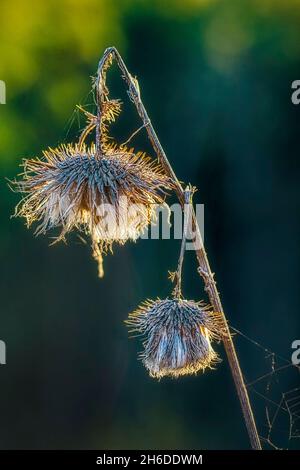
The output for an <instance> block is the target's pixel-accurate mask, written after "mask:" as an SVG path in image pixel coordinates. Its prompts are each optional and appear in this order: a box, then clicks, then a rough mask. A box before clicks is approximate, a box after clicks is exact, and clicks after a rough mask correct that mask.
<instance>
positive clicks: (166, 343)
mask: <svg viewBox="0 0 300 470" xmlns="http://www.w3.org/2000/svg"><path fill="white" fill-rule="evenodd" d="M192 191H193V189H192V188H189V187H187V189H186V191H185V203H186V204H185V212H184V229H183V237H182V242H181V250H180V256H179V261H178V267H177V270H176V272H174V273H170V278H171V280H172V281H175V283H176V284H175V288H174V290H173V295H172V298H170V299H169V298H167V299H164V300H161V299H157V300H147V301H145V302H143V303H142V304H141V305H140V306H139V307H138V309H137V310H136V311H134V312H133V313H131V314H129V319H128V320H127V322H126V323H127V324H128V326H129V327H130V330H131V332H133V333H138V335H141V336H142V338H143V346H144V351H143V352H142V354H141V358H142V361H143V364H144V365H145V367H146V368H147V369H148V371H149V374H150V376H151V377H156V378H161V377H164V376H171V377H179V376H182V375H188V374H196V373H197V372H199V371H204V370H205V369H206V368H212V367H213V366H214V365H215V364H216V363H217V362H218V360H219V359H218V356H217V354H216V353H215V351H214V350H213V348H212V345H211V340H212V339H220V338H221V333H222V321H221V317H220V315H219V314H218V313H214V312H213V311H212V310H211V308H210V307H209V306H207V305H205V304H204V302H202V301H200V302H195V301H193V300H186V299H184V298H183V297H182V291H181V284H182V265H183V259H184V252H185V246H186V238H187V232H188V229H189V223H190V212H191V198H192Z"/></svg>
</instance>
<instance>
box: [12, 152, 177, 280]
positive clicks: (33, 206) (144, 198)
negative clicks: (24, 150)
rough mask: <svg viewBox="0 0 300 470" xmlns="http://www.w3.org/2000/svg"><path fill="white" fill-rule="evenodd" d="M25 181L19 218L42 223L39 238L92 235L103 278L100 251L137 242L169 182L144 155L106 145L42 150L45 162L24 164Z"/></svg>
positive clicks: (21, 185) (20, 183) (20, 186)
mask: <svg viewBox="0 0 300 470" xmlns="http://www.w3.org/2000/svg"><path fill="white" fill-rule="evenodd" d="M22 176H23V179H22V180H20V181H16V182H15V185H16V188H17V190H18V191H19V192H21V193H24V194H25V196H24V198H23V199H22V201H21V202H20V203H19V205H18V206H17V208H16V215H19V216H23V217H25V219H26V221H27V226H30V225H31V224H32V223H33V222H35V221H38V222H39V224H38V226H37V228H36V234H41V233H43V234H44V233H46V232H47V231H48V230H49V229H52V228H54V227H60V228H61V233H60V235H59V236H58V238H57V240H60V239H63V238H64V237H65V235H66V234H67V233H68V232H70V231H71V230H73V229H74V228H76V229H79V230H81V231H84V232H86V233H88V234H89V235H90V236H91V239H92V247H93V255H94V257H95V258H97V259H98V261H99V263H100V266H99V274H100V275H101V274H102V253H103V252H106V251H107V249H109V248H111V246H112V244H113V242H117V243H120V244H123V243H125V242H126V241H127V240H129V239H130V240H135V239H136V238H138V237H139V235H140V234H141V233H142V232H143V230H144V229H145V227H146V226H147V225H148V224H149V223H150V222H151V220H152V219H153V218H154V217H155V207H154V206H155V204H160V203H162V202H163V200H164V195H165V191H166V190H168V189H170V188H171V182H170V180H169V178H168V177H167V176H165V175H164V174H163V172H162V169H161V167H160V166H159V165H158V164H157V163H156V162H153V161H151V160H150V158H149V157H146V156H145V154H143V153H137V154H136V153H134V152H133V150H132V149H131V150H128V149H125V148H123V147H118V146H116V145H108V144H107V145H105V150H102V155H100V157H99V155H97V153H96V148H95V146H94V145H91V146H90V147H86V146H85V145H84V144H83V145H80V146H79V145H66V146H65V145H62V146H60V147H58V148H56V149H49V150H47V151H45V152H43V158H42V159H28V160H24V173H23V174H22Z"/></svg>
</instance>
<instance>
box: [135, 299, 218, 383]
mask: <svg viewBox="0 0 300 470" xmlns="http://www.w3.org/2000/svg"><path fill="white" fill-rule="evenodd" d="M127 324H128V325H129V327H130V328H131V331H132V332H137V333H139V334H140V335H141V336H142V337H143V339H144V341H143V345H144V351H143V353H142V354H141V358H142V361H143V363H144V365H145V367H146V368H147V369H148V371H149V373H150V376H152V377H157V378H160V377H164V376H173V377H178V376H181V375H186V374H194V373H197V372H198V371H201V370H204V369H206V368H207V367H212V366H213V365H214V364H215V363H216V362H217V361H218V356H217V354H216V353H215V351H214V350H213V349H212V346H211V339H212V338H219V337H220V331H221V329H220V326H221V322H220V317H219V315H218V314H215V313H212V312H211V311H210V310H209V308H208V307H206V306H205V305H204V304H203V302H194V301H192V300H184V299H176V298H174V299H165V300H160V299H157V300H156V301H153V300H148V301H146V302H144V303H143V304H142V305H141V306H140V307H139V308H138V309H137V310H136V311H135V312H133V313H131V314H130V315H129V319H128V320H127Z"/></svg>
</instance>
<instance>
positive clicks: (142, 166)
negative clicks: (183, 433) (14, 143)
mask: <svg viewBox="0 0 300 470" xmlns="http://www.w3.org/2000/svg"><path fill="white" fill-rule="evenodd" d="M113 59H115V60H116V62H117V65H118V67H119V69H120V71H121V74H122V78H123V79H124V80H125V82H126V83H127V85H128V94H129V97H130V99H131V100H132V102H133V103H134V104H135V106H136V109H137V112H138V114H139V116H140V118H141V119H142V122H143V125H142V127H141V128H145V129H146V131H147V134H148V137H149V140H150V142H151V144H152V147H153V149H154V150H155V152H156V155H157V158H158V161H159V165H157V164H155V163H152V162H151V163H150V162H149V161H148V160H147V158H145V157H144V156H142V155H141V154H135V153H134V152H133V151H129V150H127V149H126V148H124V146H118V145H116V144H113V142H112V140H111V138H110V137H109V132H108V130H109V124H110V123H111V122H113V121H114V120H115V118H116V116H117V115H118V114H119V113H120V111H121V108H120V106H121V104H120V102H119V101H118V100H109V97H108V95H109V90H108V88H107V86H106V72H107V70H108V68H109V67H110V65H111V63H112V61H113ZM95 90H96V98H97V115H93V114H91V113H89V112H87V111H85V110H83V109H82V108H81V110H82V111H83V112H84V114H85V116H86V118H87V125H86V127H85V128H84V130H83V132H82V134H81V137H80V139H79V142H78V144H70V145H68V146H61V147H59V148H57V149H55V150H52V149H49V150H48V151H47V152H45V153H44V156H43V159H35V160H33V159H30V160H27V161H26V160H25V162H24V174H23V180H21V181H19V182H15V184H16V187H17V189H18V190H19V191H21V192H22V193H25V194H26V195H25V197H24V199H23V201H21V203H20V205H19V207H17V209H16V213H17V215H21V216H24V217H25V218H26V220H27V223H28V225H31V223H32V222H34V221H36V220H38V221H40V225H39V227H38V229H37V231H38V233H40V232H45V231H46V230H48V229H49V228H51V227H54V226H60V227H62V232H61V235H60V236H59V237H58V239H61V238H64V236H65V235H66V233H67V232H69V231H70V230H72V229H73V228H77V229H79V230H84V231H86V232H87V233H89V234H90V236H91V239H92V246H93V252H94V256H95V257H96V258H97V259H98V261H99V271H100V272H99V274H100V275H103V269H102V253H103V252H105V250H106V249H107V248H110V247H111V245H112V243H113V241H117V242H118V243H123V242H124V241H126V239H130V238H131V239H135V238H136V235H137V234H138V233H139V232H140V230H141V229H142V227H143V226H145V225H147V223H149V221H150V220H151V217H152V216H153V211H152V205H153V203H154V202H160V201H162V200H163V199H164V194H165V193H164V191H165V190H166V191H168V190H169V189H174V191H175V193H176V195H177V196H178V199H179V201H180V202H181V204H182V205H183V204H184V198H185V192H184V190H183V188H182V185H181V183H180V182H179V180H178V179H177V177H176V174H175V172H174V170H173V168H172V166H171V164H170V162H169V160H168V158H167V156H166V154H165V152H164V150H163V148H162V146H161V144H160V141H159V139H158V137H157V134H156V132H155V130H154V128H153V126H152V123H151V121H150V119H149V116H148V114H147V111H146V109H145V107H144V105H143V102H142V100H141V96H140V89H139V85H138V81H137V79H136V78H134V77H133V76H132V75H131V74H130V73H129V71H128V69H127V67H126V65H125V63H124V61H123V59H122V57H121V56H120V54H119V52H118V51H117V49H116V48H114V47H110V48H108V49H106V51H105V52H104V54H103V57H102V58H101V60H100V62H99V66H98V72H97V77H96V80H95ZM94 129H95V131H96V138H95V144H92V145H90V146H87V145H86V144H85V140H86V138H87V136H88V135H89V134H90V132H92V131H93V130H94ZM136 132H138V131H136ZM136 132H135V133H134V134H133V135H135V134H136ZM133 135H132V136H133ZM129 140H130V139H129ZM124 193H125V195H126V196H129V197H131V200H132V201H133V202H137V203H139V202H140V201H141V200H142V203H145V205H146V210H142V211H140V214H139V221H138V220H137V218H136V217H134V218H133V219H132V220H131V222H128V220H127V221H126V222H125V220H124V218H123V217H121V216H118V217H119V219H121V221H122V229H120V231H116V232H115V233H114V239H113V240H112V239H111V241H110V242H109V243H107V237H106V235H107V233H106V229H105V227H104V225H103V224H102V215H103V214H102V213H100V214H99V213H98V204H100V201H102V200H105V201H106V200H108V201H113V204H114V205H115V206H116V207H119V208H121V207H123V205H122V203H121V196H123V194H124ZM121 212H122V210H121ZM191 218H192V225H193V228H194V230H195V233H196V241H195V253H196V258H197V262H198V265H199V267H198V273H199V274H200V276H201V277H202V279H203V281H204V285H205V290H206V292H207V294H208V297H209V301H210V304H211V308H208V307H205V305H203V303H201V302H200V303H199V302H198V303H197V302H194V301H187V300H184V299H183V298H182V294H181V269H182V261H183V245H182V250H181V254H180V257H179V263H178V268H177V271H176V272H175V273H171V278H172V280H173V281H175V280H176V285H175V289H174V291H173V297H172V299H166V300H159V299H158V300H157V301H149V302H148V303H146V304H143V305H142V306H141V307H140V308H139V309H138V310H137V312H136V313H135V314H131V315H130V317H129V320H128V323H129V325H130V324H131V326H132V327H133V328H135V329H137V330H138V332H140V333H142V334H145V335H146V338H145V341H146V343H145V352H144V355H143V359H144V362H145V365H146V367H148V368H149V371H150V373H151V374H152V375H154V376H158V377H160V376H163V375H173V376H179V375H182V374H184V373H190V372H192V373H195V372H197V371H198V370H204V369H205V367H209V366H211V365H213V363H214V362H215V361H216V359H217V357H216V354H215V353H214V352H213V351H212V347H211V344H210V341H211V339H214V338H217V339H219V338H220V339H222V341H223V344H224V348H225V351H226V354H227V358H228V363H229V366H230V369H231V372H232V376H233V379H234V384H235V387H236V392H237V395H238V398H239V400H240V405H241V409H242V412H243V417H244V420H245V424H246V427H247V431H248V434H249V438H250V443H251V446H252V448H253V449H258V450H261V443H260V439H259V435H258V433H257V429H256V423H255V419H254V416H253V412H252V408H251V403H250V400H249V396H248V392H247V388H246V385H245V382H244V378H243V374H242V371H241V368H240V364H239V360H238V357H237V354H236V350H235V346H234V343H233V339H232V337H231V334H230V329H229V326H228V322H227V319H226V316H225V313H224V310H223V306H222V302H221V299H220V295H219V292H218V290H217V286H216V282H215V279H214V274H213V273H212V271H211V267H210V263H209V260H208V257H207V254H206V252H205V249H204V245H203V241H202V237H201V233H200V229H199V226H198V223H197V219H196V215H195V212H194V209H193V208H191ZM121 235H122V237H123V235H125V239H124V240H122V241H121V238H122V237H121Z"/></svg>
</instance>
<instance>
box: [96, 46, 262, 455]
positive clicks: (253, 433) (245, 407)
mask: <svg viewBox="0 0 300 470" xmlns="http://www.w3.org/2000/svg"><path fill="white" fill-rule="evenodd" d="M108 58H109V59H111V58H115V60H116V62H117V64H118V66H119V68H120V69H121V71H122V76H123V78H124V80H125V81H126V83H127V84H128V87H129V91H128V93H129V96H130V98H131V100H132V101H133V103H134V104H135V106H136V108H137V111H138V114H139V116H140V117H141V119H142V121H143V124H144V126H145V128H146V130H147V133H148V137H149V139H150V141H151V143H152V146H153V148H154V150H155V152H156V154H157V157H158V159H159V161H160V163H161V164H162V165H163V167H164V169H165V172H166V174H167V175H169V176H170V177H171V178H172V179H173V181H174V184H175V191H176V194H177V196H178V199H179V200H180V202H181V204H182V205H183V204H184V202H185V201H184V195H185V192H184V190H183V188H182V186H181V184H180V182H179V180H178V178H177V177H176V174H175V172H174V170H173V168H172V166H171V164H170V162H169V160H168V158H167V156H166V154H165V152H164V150H163V148H162V146H161V144H160V142H159V139H158V137H157V135H156V132H155V130H154V128H153V126H152V124H151V122H150V119H149V117H148V114H147V111H146V109H145V107H144V105H143V103H142V100H141V97H140V90H139V86H138V82H137V80H136V79H135V78H133V77H132V75H131V74H130V73H129V71H128V70H127V67H126V65H125V63H124V61H123V59H122V57H121V56H120V54H119V52H118V51H117V49H116V48H114V47H110V48H108V49H106V51H105V52H104V56H103V58H102V61H104V62H106V60H107V59H108ZM100 72H101V71H100ZM98 73H99V68H98ZM192 217H193V229H194V231H195V233H196V240H197V241H198V242H200V243H199V245H200V246H201V247H200V248H198V249H196V256H197V260H198V264H199V269H198V271H199V274H200V275H201V277H202V278H203V281H204V284H205V290H206V291H207V294H208V296H209V300H210V303H211V305H212V307H213V309H214V311H215V312H219V313H220V314H221V315H222V318H223V322H224V336H223V344H224V348H225V351H226V354H227V358H228V362H229V366H230V369H231V372H232V376H233V379H234V383H235V386H236V390H237V394H238V397H239V400H240V404H241V408H242V412H243V416H244V420H245V424H246V427H247V431H248V434H249V438H250V443H251V447H252V449H256V450H261V443H260V439H259V436H258V432H257V429H256V424H255V420H254V416H253V412H252V408H251V404H250V400H249V396H248V392H247V388H246V385H245V382H244V378H243V374H242V371H241V368H240V364H239V360H238V358H237V354H236V351H235V346H234V343H233V340H232V337H231V334H230V329H229V326H228V323H227V319H226V316H225V313H224V310H223V307H222V303H221V299H220V295H219V292H218V290H217V286H216V282H215V280H214V274H213V273H212V271H211V268H210V264H209V261H208V257H207V254H206V252H205V249H204V245H203V241H202V237H201V233H200V229H199V225H198V222H197V219H196V215H195V211H194V209H192Z"/></svg>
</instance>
